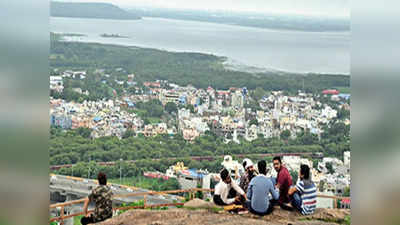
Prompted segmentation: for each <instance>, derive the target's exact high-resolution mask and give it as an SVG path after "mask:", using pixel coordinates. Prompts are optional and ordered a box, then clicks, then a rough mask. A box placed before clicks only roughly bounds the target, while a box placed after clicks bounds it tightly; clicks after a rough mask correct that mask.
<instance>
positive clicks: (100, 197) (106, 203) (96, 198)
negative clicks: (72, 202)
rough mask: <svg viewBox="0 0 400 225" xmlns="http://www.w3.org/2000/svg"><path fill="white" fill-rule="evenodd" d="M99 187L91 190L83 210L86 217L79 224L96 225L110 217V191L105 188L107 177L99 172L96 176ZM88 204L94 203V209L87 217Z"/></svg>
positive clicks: (108, 188)
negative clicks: (92, 224)
mask: <svg viewBox="0 0 400 225" xmlns="http://www.w3.org/2000/svg"><path fill="white" fill-rule="evenodd" d="M97 180H98V181H99V186H97V187H96V188H95V189H93V190H92V193H91V194H90V195H89V197H88V198H87V199H86V201H85V205H84V206H83V210H84V212H85V215H87V216H86V217H83V218H82V219H81V224H82V225H86V224H90V223H97V222H101V221H104V220H106V219H108V218H111V217H112V199H111V198H112V194H113V193H112V191H111V189H110V187H108V186H107V177H106V175H105V174H104V173H102V172H100V173H99V174H98V176H97ZM90 202H94V203H95V204H96V207H95V209H94V213H93V214H90V215H88V213H87V209H88V205H89V203H90Z"/></svg>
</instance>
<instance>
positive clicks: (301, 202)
mask: <svg viewBox="0 0 400 225" xmlns="http://www.w3.org/2000/svg"><path fill="white" fill-rule="evenodd" d="M299 177H300V180H299V181H298V182H297V184H296V186H294V187H291V188H290V189H289V195H290V196H292V200H291V203H292V206H293V207H294V208H296V209H297V210H299V211H300V213H301V214H303V215H310V214H313V213H314V211H315V208H316V206H317V187H316V186H315V184H314V182H312V181H311V178H310V168H309V167H308V166H307V165H301V166H300V173H299Z"/></svg>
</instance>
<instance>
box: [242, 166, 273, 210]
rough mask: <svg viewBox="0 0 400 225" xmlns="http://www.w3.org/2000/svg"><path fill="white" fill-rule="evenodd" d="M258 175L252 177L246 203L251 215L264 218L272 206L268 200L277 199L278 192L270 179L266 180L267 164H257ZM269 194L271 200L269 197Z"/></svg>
mask: <svg viewBox="0 0 400 225" xmlns="http://www.w3.org/2000/svg"><path fill="white" fill-rule="evenodd" d="M257 166H258V172H259V175H257V176H256V177H254V178H253V179H252V180H251V181H250V184H249V187H248V191H247V199H248V201H247V202H246V205H247V208H248V209H249V211H250V212H251V213H254V214H256V215H260V216H264V215H267V214H269V213H271V212H272V209H273V204H272V203H270V200H272V199H274V200H278V199H279V190H278V189H277V188H276V187H275V186H274V185H273V183H272V181H271V179H270V178H267V176H266V173H267V168H266V166H267V163H266V162H265V161H264V160H261V161H259V162H258V163H257ZM269 194H271V196H272V199H271V198H270V197H269Z"/></svg>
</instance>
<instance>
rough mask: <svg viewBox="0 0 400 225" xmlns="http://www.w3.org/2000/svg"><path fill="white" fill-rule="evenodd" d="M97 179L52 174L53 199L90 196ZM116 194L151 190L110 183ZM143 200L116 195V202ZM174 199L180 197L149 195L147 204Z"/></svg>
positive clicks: (141, 197) (136, 197) (138, 197)
mask: <svg viewBox="0 0 400 225" xmlns="http://www.w3.org/2000/svg"><path fill="white" fill-rule="evenodd" d="M96 182H97V181H95V180H88V179H83V178H78V177H70V176H61V175H51V178H50V186H49V187H50V193H52V194H53V195H52V196H53V199H51V200H52V201H55V202H60V201H57V199H55V200H54V198H57V197H60V198H64V197H63V196H66V200H75V199H80V198H84V197H86V196H88V195H89V194H90V192H91V190H92V189H93V188H95V187H96V186H97V183H96ZM109 186H110V187H111V189H112V191H113V194H114V195H125V194H131V193H143V192H149V190H146V189H142V188H136V187H129V186H125V185H119V184H109ZM139 200H143V196H127V197H115V198H114V200H113V201H114V202H115V203H131V202H135V201H139ZM174 200H178V197H177V196H175V195H164V196H161V195H149V196H147V204H165V203H172V202H173V201H174Z"/></svg>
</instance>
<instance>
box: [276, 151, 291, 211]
mask: <svg viewBox="0 0 400 225" xmlns="http://www.w3.org/2000/svg"><path fill="white" fill-rule="evenodd" d="M272 162H273V165H274V169H275V170H276V172H277V173H278V176H277V178H276V180H275V179H274V178H272V182H273V183H274V185H276V187H277V188H278V189H279V201H278V203H279V205H280V206H281V208H283V209H290V208H289V206H288V205H287V204H288V203H289V202H290V199H289V195H288V191H289V188H290V186H292V177H291V176H290V173H289V171H288V169H287V168H286V167H284V166H283V165H282V160H281V157H279V156H275V157H274V158H273V160H272Z"/></svg>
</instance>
